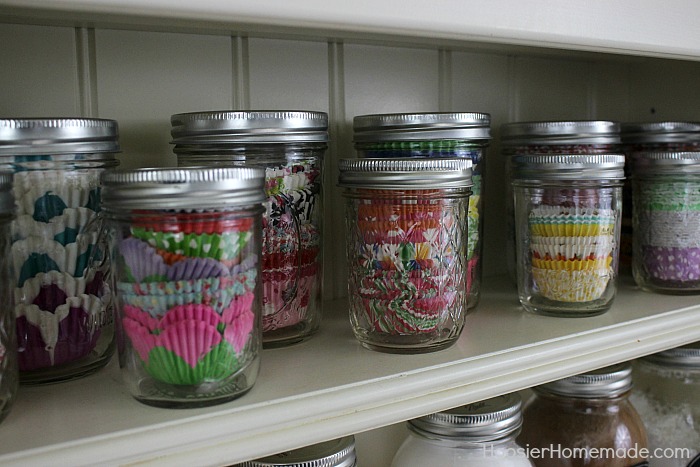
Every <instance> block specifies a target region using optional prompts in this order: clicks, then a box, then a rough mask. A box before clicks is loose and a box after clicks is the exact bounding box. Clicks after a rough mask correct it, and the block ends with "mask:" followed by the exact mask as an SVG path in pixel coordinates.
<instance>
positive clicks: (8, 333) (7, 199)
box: [0, 171, 19, 421]
mask: <svg viewBox="0 0 700 467" xmlns="http://www.w3.org/2000/svg"><path fill="white" fill-rule="evenodd" d="M14 208H15V204H14V199H13V196H12V172H8V171H5V172H0V303H4V304H5V305H4V306H3V307H2V308H0V421H2V420H3V419H5V417H7V414H8V413H10V409H11V408H12V404H13V403H14V400H15V397H16V395H17V389H18V386H19V367H18V362H17V328H16V327H15V314H14V309H13V307H12V303H13V300H14V297H13V295H14V293H13V292H14V277H13V274H12V261H11V257H12V255H11V253H10V252H11V243H12V219H13V215H14Z"/></svg>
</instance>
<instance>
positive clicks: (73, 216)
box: [12, 207, 97, 246]
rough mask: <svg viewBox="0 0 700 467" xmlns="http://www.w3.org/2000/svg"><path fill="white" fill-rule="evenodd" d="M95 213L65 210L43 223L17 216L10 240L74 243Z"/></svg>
mask: <svg viewBox="0 0 700 467" xmlns="http://www.w3.org/2000/svg"><path fill="white" fill-rule="evenodd" d="M96 217H97V213H96V212H95V211H93V210H92V209H88V208H82V207H81V208H65V209H63V210H62V212H61V214H60V215H56V216H54V217H52V218H51V219H49V220H48V222H45V221H43V220H42V221H37V220H35V219H34V217H33V216H31V215H29V214H23V215H21V216H17V218H16V219H15V221H14V222H13V223H12V238H13V239H14V240H21V239H25V238H28V237H40V238H43V239H45V240H53V241H56V242H58V243H60V244H61V245H64V246H65V245H68V244H70V243H75V242H76V241H77V240H78V236H79V235H80V234H81V233H83V232H84V231H85V229H86V227H87V226H88V224H90V223H91V222H93V221H94V220H95V218H96Z"/></svg>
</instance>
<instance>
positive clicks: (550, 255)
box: [530, 235, 615, 260]
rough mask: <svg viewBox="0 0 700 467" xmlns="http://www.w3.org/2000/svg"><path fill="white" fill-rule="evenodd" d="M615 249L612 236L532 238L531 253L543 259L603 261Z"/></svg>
mask: <svg viewBox="0 0 700 467" xmlns="http://www.w3.org/2000/svg"><path fill="white" fill-rule="evenodd" d="M614 248H615V240H614V237H613V236H612V235H597V236H585V237H539V236H536V237H531V238H530V251H531V252H532V254H533V256H534V257H536V258H542V259H557V260H562V259H563V260H574V259H584V258H586V259H596V258H598V259H601V258H606V257H608V256H610V255H611V254H612V252H613V249H614Z"/></svg>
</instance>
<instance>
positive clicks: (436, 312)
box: [339, 158, 472, 353]
mask: <svg viewBox="0 0 700 467" xmlns="http://www.w3.org/2000/svg"><path fill="white" fill-rule="evenodd" d="M471 184H472V182H471V160H469V159H405V158H402V159H341V161H340V176H339V185H340V186H341V187H344V193H343V195H344V197H345V199H346V203H345V206H346V210H345V211H346V216H345V223H346V232H347V236H346V252H347V259H348V269H349V281H348V295H349V301H350V322H351V325H352V329H353V332H354V334H355V337H356V338H357V339H358V341H359V342H360V343H361V344H362V345H363V346H364V347H367V348H369V349H373V350H379V351H384V352H392V353H421V352H430V351H434V350H440V349H444V348H446V347H449V346H450V345H452V344H453V343H454V342H455V341H456V340H457V339H458V338H459V336H460V333H461V332H462V329H463V327H464V322H465V316H466V313H467V275H468V262H467V247H468V227H467V223H468V213H469V195H470V194H471V189H470V188H471Z"/></svg>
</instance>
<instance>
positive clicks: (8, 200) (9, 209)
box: [0, 171, 15, 216]
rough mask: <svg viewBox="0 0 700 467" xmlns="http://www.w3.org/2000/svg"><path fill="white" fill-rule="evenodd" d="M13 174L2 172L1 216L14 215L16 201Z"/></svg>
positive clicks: (0, 181) (0, 190)
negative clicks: (13, 191) (13, 193)
mask: <svg viewBox="0 0 700 467" xmlns="http://www.w3.org/2000/svg"><path fill="white" fill-rule="evenodd" d="M12 176H13V175H12V172H6V171H3V172H0V216H6V215H8V214H12V213H13V212H14V208H15V200H14V196H13V195H12Z"/></svg>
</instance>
